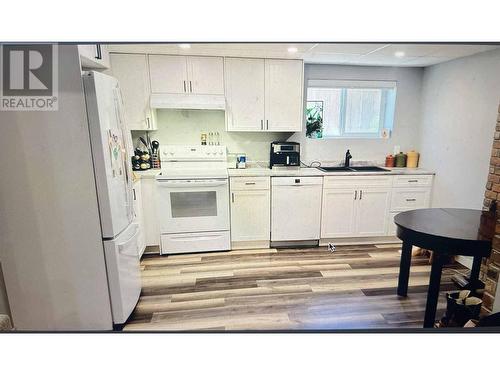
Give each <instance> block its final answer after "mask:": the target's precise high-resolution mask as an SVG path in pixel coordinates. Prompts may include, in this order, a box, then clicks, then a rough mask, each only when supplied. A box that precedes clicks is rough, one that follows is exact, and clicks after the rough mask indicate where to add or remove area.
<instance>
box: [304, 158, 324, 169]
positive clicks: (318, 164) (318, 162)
mask: <svg viewBox="0 0 500 375" xmlns="http://www.w3.org/2000/svg"><path fill="white" fill-rule="evenodd" d="M300 164H302V165H304V166H306V167H307V168H313V164H317V165H315V167H321V162H320V161H317V160H314V161H312V162H311V164H309V165H307V164H306V163H304V162H303V161H301V162H300Z"/></svg>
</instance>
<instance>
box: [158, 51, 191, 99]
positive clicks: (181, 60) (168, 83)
mask: <svg viewBox="0 0 500 375" xmlns="http://www.w3.org/2000/svg"><path fill="white" fill-rule="evenodd" d="M149 69H150V72H151V73H150V76H151V92H152V93H155V94H159V93H165V94H185V93H187V92H188V91H187V90H188V75H187V58H186V56H169V55H149Z"/></svg>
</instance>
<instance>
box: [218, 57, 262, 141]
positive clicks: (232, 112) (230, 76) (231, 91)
mask: <svg viewBox="0 0 500 375" xmlns="http://www.w3.org/2000/svg"><path fill="white" fill-rule="evenodd" d="M225 73H226V76H225V83H226V102H227V107H226V118H227V130H231V131H254V130H264V117H265V113H264V105H265V103H264V87H265V85H264V80H265V64H264V60H263V59H240V58H226V63H225Z"/></svg>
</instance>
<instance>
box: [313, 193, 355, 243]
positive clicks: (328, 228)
mask: <svg viewBox="0 0 500 375" xmlns="http://www.w3.org/2000/svg"><path fill="white" fill-rule="evenodd" d="M355 194H357V193H356V190H355V189H354V188H345V189H326V188H325V189H323V205H322V206H323V207H322V210H321V237H322V238H333V237H353V236H354V235H355V234H356V201H355V200H354V195H355Z"/></svg>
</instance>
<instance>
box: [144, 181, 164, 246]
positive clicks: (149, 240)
mask: <svg viewBox="0 0 500 375" xmlns="http://www.w3.org/2000/svg"><path fill="white" fill-rule="evenodd" d="M141 189H142V196H143V197H145V198H144V199H143V200H142V209H143V213H144V239H145V241H146V246H159V245H160V223H159V221H158V215H157V212H156V190H157V187H156V180H155V179H154V178H142V179H141Z"/></svg>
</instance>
